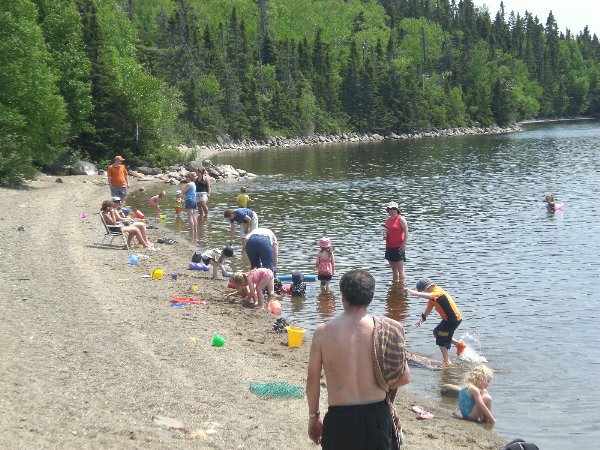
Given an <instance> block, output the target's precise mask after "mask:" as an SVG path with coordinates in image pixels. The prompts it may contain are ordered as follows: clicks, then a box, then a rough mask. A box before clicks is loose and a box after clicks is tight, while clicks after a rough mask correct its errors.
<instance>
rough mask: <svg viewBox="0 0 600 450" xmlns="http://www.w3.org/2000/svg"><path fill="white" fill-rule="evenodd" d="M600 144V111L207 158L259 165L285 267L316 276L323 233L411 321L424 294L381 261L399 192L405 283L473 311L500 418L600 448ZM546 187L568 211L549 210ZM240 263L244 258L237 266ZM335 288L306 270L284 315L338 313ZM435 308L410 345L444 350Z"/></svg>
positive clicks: (341, 259) (222, 225) (220, 194)
mask: <svg viewBox="0 0 600 450" xmlns="http://www.w3.org/2000/svg"><path fill="white" fill-rule="evenodd" d="M599 150H600V122H598V121H576V122H556V123H546V124H531V125H526V126H525V131H523V132H520V133H512V134H506V135H498V136H477V137H461V138H446V139H423V140H418V141H417V140H415V141H394V142H387V141H386V142H381V143H376V144H372V143H370V144H342V145H335V146H323V147H307V148H302V149H278V150H269V151H258V152H245V153H240V154H231V155H219V156H218V157H215V158H214V159H213V161H214V162H218V163H227V164H232V165H233V166H234V167H242V168H244V169H246V170H248V171H249V172H253V173H256V174H259V175H260V177H259V178H257V179H256V180H254V181H245V182H244V183H246V184H245V185H246V186H247V187H248V190H249V192H250V195H251V196H252V197H255V198H256V203H255V204H254V209H255V210H256V211H257V212H258V214H259V218H260V225H261V226H268V227H270V228H271V229H273V230H274V231H275V233H276V234H277V236H278V238H279V241H280V248H281V256H280V267H279V269H280V273H289V272H291V271H292V270H302V271H303V272H304V273H314V261H315V258H316V253H317V246H316V239H318V238H319V237H320V236H321V235H322V234H326V235H327V236H329V237H330V239H331V240H332V242H333V245H334V251H335V256H336V263H337V264H336V265H337V269H338V273H340V274H341V273H343V272H345V271H346V270H348V269H351V268H366V269H369V270H370V271H371V272H372V273H373V275H374V276H375V277H376V279H377V283H378V285H377V292H376V298H375V300H374V301H373V304H372V308H371V309H372V312H373V313H375V314H387V315H389V316H391V317H393V318H395V319H398V320H401V321H403V322H405V323H413V322H415V321H416V320H417V319H418V317H419V315H420V313H421V312H422V311H423V310H424V308H425V302H424V301H422V300H419V299H417V298H414V297H411V298H406V297H405V295H404V293H403V289H402V288H398V287H393V286H391V285H390V279H391V271H390V270H389V268H388V266H387V263H386V261H385V260H384V258H383V253H384V242H383V240H382V238H381V231H382V224H383V222H384V220H385V218H386V212H385V210H384V205H385V203H387V202H388V201H390V200H395V201H397V202H398V203H399V204H400V207H401V210H402V211H403V214H404V215H405V217H406V219H407V221H408V223H409V231H410V238H409V242H408V245H407V257H408V259H409V261H408V262H407V263H406V265H405V269H406V274H407V285H408V287H411V288H412V287H414V285H415V283H416V281H417V280H418V279H419V278H420V277H422V276H428V277H430V278H432V279H434V280H435V281H436V282H437V283H438V284H440V285H441V286H443V287H444V288H446V289H447V290H448V291H449V292H450V293H451V294H452V295H453V297H454V299H455V300H456V302H457V304H458V306H459V308H460V309H461V311H462V313H463V316H464V320H463V323H462V325H461V327H460V328H459V329H458V331H457V335H458V336H464V335H467V333H468V336H467V338H468V339H470V342H471V343H472V344H474V345H475V346H476V348H477V349H478V350H479V352H480V354H481V355H483V356H485V357H486V358H487V360H488V361H489V365H490V366H491V367H492V368H493V369H494V370H495V372H496V378H495V379H494V381H493V382H492V384H491V386H490V392H491V394H492V396H493V397H494V409H493V412H494V415H495V416H496V418H497V419H498V423H497V424H496V426H495V428H494V430H495V431H496V432H498V433H499V434H501V435H503V436H506V437H507V438H510V439H512V438H514V437H522V438H524V439H527V440H531V441H533V442H535V443H537V444H538V445H539V446H540V448H543V449H561V448H573V447H578V448H596V444H597V443H595V442H594V440H596V438H597V437H598V436H600V419H599V415H598V411H599V410H600V387H599V383H598V382H597V379H598V376H599V375H600V334H599V333H598V332H597V329H598V326H599V325H600V320H599V316H600V314H599V313H598V307H597V302H598V299H597V297H595V296H594V294H595V293H596V292H598V291H600V281H599V275H600V270H599V269H600V259H599V258H598V251H599V247H600V245H599V242H600V240H599V239H598V233H599V232H600V221H599V220H598V219H599V217H600V216H599V214H598V213H599V209H600V206H599V204H598V200H597V198H596V197H597V195H598V192H600V176H599V175H600V151H599ZM240 186H241V184H240V183H237V182H235V183H227V182H223V183H218V184H217V185H216V186H215V187H214V193H213V195H212V196H211V198H210V201H209V208H210V209H211V213H210V217H209V219H208V221H206V222H204V223H202V224H201V226H200V230H199V236H198V237H199V241H200V246H201V247H208V246H220V245H224V244H225V243H227V242H228V239H229V231H228V223H227V221H226V220H225V219H224V218H223V216H222V211H223V209H224V208H225V207H226V206H231V205H232V204H234V197H235V195H237V193H238V191H239V187H240ZM157 190H158V188H157ZM170 191H172V192H169V197H170V198H171V197H172V194H173V193H174V191H175V188H170ZM547 192H552V193H554V194H555V197H556V200H557V201H558V202H564V203H565V205H566V206H565V209H564V211H562V212H557V213H555V214H548V213H546V211H545V210H544V209H542V207H543V203H542V200H543V197H544V194H545V193H547ZM147 198H148V193H143V194H140V193H136V194H134V195H132V197H131V198H130V202H129V203H131V204H133V205H139V206H145V207H146V208H145V209H144V211H146V210H147V211H148V213H150V209H149V208H148V207H147ZM166 205H167V206H170V205H168V204H166ZM148 215H149V214H148ZM184 216H185V213H184ZM168 222H169V223H168V224H167V226H168V227H170V228H172V229H174V230H175V229H177V228H180V229H181V232H182V233H183V234H182V237H181V239H180V241H182V240H185V237H184V236H188V234H189V232H188V231H187V229H186V225H185V223H179V224H176V223H175V222H174V221H173V216H172V211H169V218H168ZM236 242H237V240H236ZM238 249H239V244H238ZM186 251H187V250H186ZM238 254H239V252H238ZM246 265H247V260H246V259H245V258H240V257H238V258H237V259H236V260H235V261H233V262H232V263H231V264H230V266H231V267H232V268H239V267H245V266H246ZM338 281H339V276H336V277H335V278H334V281H333V283H332V286H333V287H334V289H335V286H336V284H337V282H338ZM334 292H335V293H334V295H332V296H327V295H321V294H320V293H319V288H318V285H317V283H308V290H307V295H306V298H302V299H294V300H293V301H292V302H290V301H286V302H285V303H284V316H285V317H287V319H288V321H290V322H292V323H293V324H295V325H298V326H303V327H306V328H308V329H314V326H315V325H316V324H317V323H319V322H320V321H322V320H326V319H327V318H329V317H332V316H334V315H336V314H339V312H340V311H341V302H340V298H339V294H338V293H337V292H336V290H334ZM436 319H437V316H436V314H435V313H434V314H433V315H432V318H431V319H430V320H428V321H427V322H426V323H425V325H424V326H423V327H422V328H421V329H418V330H413V331H411V332H409V333H408V335H407V341H408V345H409V349H410V350H411V351H413V352H417V353H421V354H425V355H428V356H432V357H434V358H436V359H438V358H439V350H438V349H437V347H436V346H435V342H434V339H433V337H432V336H431V330H432V329H433V327H434V326H435V323H437V320H436ZM472 337H475V338H476V339H475V340H473V339H472ZM469 367H471V365H469V364H466V363H463V364H461V365H459V366H458V367H456V368H454V369H450V370H445V371H440V372H431V371H428V370H425V369H419V368H414V369H413V377H412V381H411V384H410V385H409V386H408V390H410V391H412V392H416V393H419V394H423V395H425V396H428V397H431V398H434V399H439V397H440V396H439V385H440V384H441V383H456V384H460V383H461V379H462V377H463V376H464V374H465V372H466V371H467V370H468V369H469ZM404 414H406V412H405V413H404Z"/></svg>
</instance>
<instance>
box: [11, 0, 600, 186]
mask: <svg viewBox="0 0 600 450" xmlns="http://www.w3.org/2000/svg"><path fill="white" fill-rule="evenodd" d="M0 3H1V4H2V8H1V11H0V151H1V156H2V157H1V158H0V184H5V185H6V184H12V183H14V182H16V181H18V180H20V179H22V178H25V179H26V178H31V177H33V176H34V175H35V172H36V170H38V169H39V168H41V167H42V168H43V167H48V166H49V165H50V164H52V163H53V162H54V161H55V160H56V159H57V158H59V159H61V158H62V159H63V160H68V159H65V157H66V156H69V155H72V156H74V157H78V158H85V159H90V160H92V161H94V162H97V163H100V164H106V163H107V162H108V160H109V159H111V158H112V157H113V156H114V155H115V154H123V155H124V156H125V157H126V158H127V159H128V160H130V161H131V162H132V163H134V164H135V163H142V162H144V163H145V164H148V165H154V166H160V165H167V164H171V163H175V162H182V159H183V158H185V156H184V155H182V154H181V153H180V152H179V151H178V150H177V149H176V145H177V144H180V143H188V144H199V143H206V144H210V143H214V142H217V140H219V139H221V138H223V137H226V139H227V140H228V141H230V142H236V141H243V140H258V141H261V140H266V139H267V138H269V137H271V136H282V137H286V138H292V137H295V136H313V135H316V134H342V133H346V132H360V133H367V132H368V133H377V134H380V135H384V136H386V135H390V134H393V133H406V132H411V131H427V130H433V129H447V128H456V127H468V126H483V127H486V126H490V125H494V124H497V125H499V126H506V125H509V124H512V123H514V122H515V121H519V120H522V119H531V118H537V119H543V118H560V117H575V116H581V115H585V116H592V117H598V116H600V83H599V80H600V43H599V42H598V37H597V35H596V34H592V33H591V32H590V30H589V29H588V28H587V27H586V28H585V29H584V30H581V31H575V32H573V31H571V30H568V29H566V30H563V31H561V30H559V29H558V27H557V24H556V18H555V17H554V16H553V15H552V13H551V12H550V13H549V14H548V16H547V18H545V19H542V20H540V19H539V18H538V17H536V16H533V15H532V14H530V13H528V12H524V13H520V12H508V11H505V10H504V7H503V6H501V8H500V10H499V11H497V12H491V11H487V10H485V9H482V8H479V7H476V6H475V5H474V3H473V2H472V1H470V0H460V1H456V0H451V1H449V0H344V1H340V0H321V1H316V0H294V1H285V0H203V1H192V0H21V1H18V2H13V1H10V0H0Z"/></svg>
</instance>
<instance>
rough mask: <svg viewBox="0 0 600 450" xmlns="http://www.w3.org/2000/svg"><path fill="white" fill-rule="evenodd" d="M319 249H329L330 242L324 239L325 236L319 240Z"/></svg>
mask: <svg viewBox="0 0 600 450" xmlns="http://www.w3.org/2000/svg"><path fill="white" fill-rule="evenodd" d="M318 242H319V247H321V248H329V247H331V241H330V240H329V238H326V237H325V236H323V237H322V238H321V239H319V241H318Z"/></svg>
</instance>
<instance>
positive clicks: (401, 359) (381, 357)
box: [373, 316, 406, 392]
mask: <svg viewBox="0 0 600 450" xmlns="http://www.w3.org/2000/svg"><path fill="white" fill-rule="evenodd" d="M373 321H374V325H375V326H374V329H373V356H374V358H373V365H374V368H373V369H374V370H375V378H376V380H377V385H378V386H379V387H380V388H381V389H383V390H384V391H385V392H389V391H390V389H391V388H390V386H394V385H396V383H397V382H398V381H399V380H400V378H402V375H404V369H405V367H406V349H405V345H404V328H403V327H402V325H401V324H400V322H396V321H395V320H392V319H390V318H388V317H379V316H377V317H373Z"/></svg>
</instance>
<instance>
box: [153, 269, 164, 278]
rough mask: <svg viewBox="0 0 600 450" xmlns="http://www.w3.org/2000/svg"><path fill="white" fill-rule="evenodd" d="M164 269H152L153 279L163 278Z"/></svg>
mask: <svg viewBox="0 0 600 450" xmlns="http://www.w3.org/2000/svg"><path fill="white" fill-rule="evenodd" d="M162 277H163V270H162V269H154V270H153V271H152V279H153V280H162Z"/></svg>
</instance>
